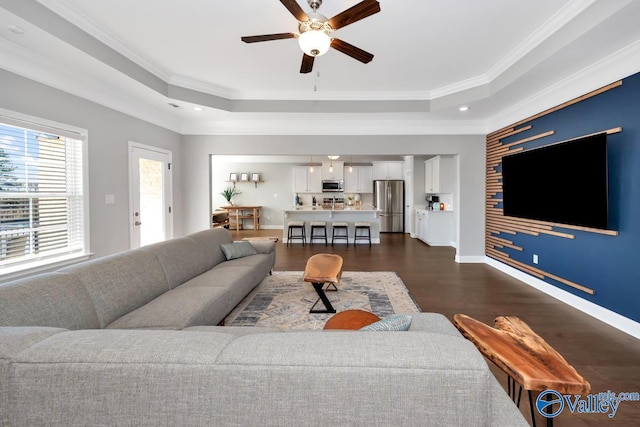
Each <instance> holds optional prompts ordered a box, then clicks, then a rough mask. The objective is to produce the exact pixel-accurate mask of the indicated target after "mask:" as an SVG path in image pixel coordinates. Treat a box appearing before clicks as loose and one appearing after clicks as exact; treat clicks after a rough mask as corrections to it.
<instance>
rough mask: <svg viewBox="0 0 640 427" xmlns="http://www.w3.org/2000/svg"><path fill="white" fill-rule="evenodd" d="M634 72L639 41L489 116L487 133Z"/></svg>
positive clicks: (639, 67)
mask: <svg viewBox="0 0 640 427" xmlns="http://www.w3.org/2000/svg"><path fill="white" fill-rule="evenodd" d="M637 72H640V40H638V41H636V42H634V43H632V44H630V45H628V46H626V47H624V48H622V49H620V50H618V51H617V52H614V53H613V54H611V55H609V56H607V57H605V58H603V59H601V60H600V61H597V62H595V63H594V64H592V65H591V66H589V67H587V68H584V69H582V70H580V71H578V72H577V73H574V74H572V75H571V76H569V77H567V78H565V79H562V80H560V81H558V82H556V83H554V84H553V85H551V86H549V87H547V88H546V89H545V90H543V91H540V92H538V93H536V94H535V95H533V96H531V97H529V98H527V99H525V100H523V101H521V102H518V103H517V104H514V105H512V106H511V107H509V108H508V109H506V110H503V111H501V112H500V113H498V114H496V115H494V116H492V117H491V118H489V119H488V120H487V129H488V132H493V131H495V130H497V129H502V128H503V127H505V126H508V125H510V124H512V123H516V122H518V121H520V120H522V119H523V118H526V117H530V116H533V115H534V114H538V113H539V112H541V111H546V110H548V109H549V108H553V107H555V106H557V105H560V104H562V103H564V102H567V101H569V100H572V99H575V98H577V97H579V96H582V95H584V94H585V93H588V92H590V91H592V90H595V89H598V88H601V87H603V86H606V85H608V84H609V83H612V82H615V81H617V80H621V79H623V78H625V77H629V76H630V75H633V74H635V73H637Z"/></svg>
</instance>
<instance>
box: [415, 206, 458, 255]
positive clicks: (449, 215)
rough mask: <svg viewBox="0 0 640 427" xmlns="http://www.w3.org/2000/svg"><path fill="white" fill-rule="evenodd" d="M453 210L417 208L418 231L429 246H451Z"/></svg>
mask: <svg viewBox="0 0 640 427" xmlns="http://www.w3.org/2000/svg"><path fill="white" fill-rule="evenodd" d="M452 227H453V212H452V211H429V210H425V209H416V233H417V234H418V238H419V239H420V240H422V241H423V242H425V243H426V244H428V245H429V246H451V236H452Z"/></svg>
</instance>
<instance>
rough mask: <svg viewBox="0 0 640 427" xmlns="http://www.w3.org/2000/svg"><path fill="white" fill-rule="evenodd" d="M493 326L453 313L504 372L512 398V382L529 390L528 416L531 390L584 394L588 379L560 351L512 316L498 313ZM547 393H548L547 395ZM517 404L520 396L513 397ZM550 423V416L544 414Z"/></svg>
mask: <svg viewBox="0 0 640 427" xmlns="http://www.w3.org/2000/svg"><path fill="white" fill-rule="evenodd" d="M494 323H495V327H493V328H492V327H491V326H489V325H486V324H484V323H482V322H480V321H478V320H476V319H474V318H472V317H469V316H467V315H464V314H456V315H455V316H453V324H454V325H455V326H456V328H458V330H459V331H460V332H461V333H462V335H464V337H465V338H467V339H468V340H469V341H471V342H472V343H473V344H475V346H476V347H477V348H478V350H480V352H481V353H482V354H483V355H484V356H486V357H487V358H488V359H489V360H491V361H492V362H493V363H495V364H496V366H497V367H499V368H500V369H502V370H503V371H504V372H505V373H506V374H507V388H508V389H509V396H510V397H511V398H512V399H513V401H514V402H516V399H515V383H518V384H520V392H522V389H523V388H524V389H525V390H527V391H528V393H529V406H530V408H531V420H532V423H533V426H534V427H535V425H536V423H535V414H534V410H533V399H532V396H531V391H545V390H549V389H551V390H555V391H557V392H558V393H561V394H582V395H585V394H588V393H589V392H590V390H591V386H590V385H589V383H588V382H587V381H586V380H585V379H584V378H583V377H582V376H580V374H578V372H577V371H576V370H575V369H574V367H573V366H571V365H570V364H569V363H568V362H567V361H566V360H565V359H564V357H562V355H561V354H560V353H558V352H557V351H556V350H555V349H554V348H553V347H551V346H550V345H549V344H548V343H547V342H546V341H545V340H544V339H542V337H540V336H539V335H538V334H536V333H535V332H534V331H533V330H532V329H531V328H530V327H529V325H527V324H526V323H525V322H524V321H522V320H521V319H520V318H518V317H516V316H498V317H497V318H496V319H495V321H494ZM547 397H548V396H547ZM517 405H518V406H520V396H518V399H517ZM547 425H553V418H547Z"/></svg>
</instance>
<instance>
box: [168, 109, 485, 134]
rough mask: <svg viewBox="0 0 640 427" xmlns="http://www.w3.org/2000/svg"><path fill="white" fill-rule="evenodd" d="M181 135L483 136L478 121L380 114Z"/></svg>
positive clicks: (188, 127)
mask: <svg viewBox="0 0 640 427" xmlns="http://www.w3.org/2000/svg"><path fill="white" fill-rule="evenodd" d="M180 133H182V134H183V135H485V134H486V133H487V127H486V122H485V121H482V120H466V121H458V120H427V119H424V117H422V118H415V117H411V118H408V117H407V118H402V117H400V118H396V119H393V120H387V119H384V115H383V116H380V115H376V114H371V115H363V116H362V117H359V118H355V119H348V120H345V119H342V118H340V117H336V116H335V115H331V114H317V115H314V116H312V117H311V116H309V117H303V118H301V117H300V116H299V115H295V114H279V115H277V117H273V116H271V115H269V116H268V117H261V118H253V119H252V118H243V119H233V118H232V119H228V120H224V119H223V120H216V121H209V122H193V123H184V124H183V127H182V129H181V130H180Z"/></svg>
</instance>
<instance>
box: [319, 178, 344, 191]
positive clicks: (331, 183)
mask: <svg viewBox="0 0 640 427" xmlns="http://www.w3.org/2000/svg"><path fill="white" fill-rule="evenodd" d="M343 191H344V181H343V180H341V179H331V180H328V179H325V180H323V181H322V192H323V193H342V192H343Z"/></svg>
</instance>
